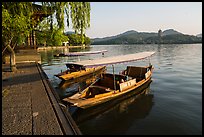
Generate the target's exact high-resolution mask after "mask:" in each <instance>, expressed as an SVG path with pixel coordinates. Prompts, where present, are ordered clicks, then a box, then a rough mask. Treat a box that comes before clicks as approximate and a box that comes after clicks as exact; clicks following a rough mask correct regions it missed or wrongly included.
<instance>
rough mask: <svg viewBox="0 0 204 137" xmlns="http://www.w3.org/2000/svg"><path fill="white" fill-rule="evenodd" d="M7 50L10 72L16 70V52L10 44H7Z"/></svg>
mask: <svg viewBox="0 0 204 137" xmlns="http://www.w3.org/2000/svg"><path fill="white" fill-rule="evenodd" d="M7 48H8V51H9V52H10V69H11V71H12V72H14V71H16V70H17V68H16V54H15V52H14V49H13V48H12V47H11V45H8V47H7Z"/></svg>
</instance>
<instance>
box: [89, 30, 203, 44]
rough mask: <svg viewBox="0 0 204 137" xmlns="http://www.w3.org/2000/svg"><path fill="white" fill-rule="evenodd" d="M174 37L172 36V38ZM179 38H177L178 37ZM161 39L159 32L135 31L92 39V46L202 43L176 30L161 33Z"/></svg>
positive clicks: (196, 38)
mask: <svg viewBox="0 0 204 137" xmlns="http://www.w3.org/2000/svg"><path fill="white" fill-rule="evenodd" d="M171 35H172V36H171ZM176 36H177V37H176ZM161 39H163V40H164V41H159V37H158V32H138V31H135V30H129V31H126V32H123V33H120V34H118V35H114V36H109V37H103V38H92V39H91V44H96V45H97V44H145V43H161V42H162V43H168V42H170V44H171V43H188V42H189V43H194V42H195V43H197V42H200V41H202V37H201V40H200V38H198V37H196V36H193V35H187V34H183V33H181V32H178V31H176V30H174V29H167V30H164V31H163V32H162V31H161Z"/></svg>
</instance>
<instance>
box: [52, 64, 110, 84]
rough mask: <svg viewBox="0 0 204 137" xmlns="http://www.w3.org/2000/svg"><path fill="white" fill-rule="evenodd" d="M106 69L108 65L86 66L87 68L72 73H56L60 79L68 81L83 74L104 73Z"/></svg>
mask: <svg viewBox="0 0 204 137" xmlns="http://www.w3.org/2000/svg"><path fill="white" fill-rule="evenodd" d="M105 71H106V67H105V66H99V67H93V68H86V69H85V70H80V71H77V72H71V73H68V74H66V73H63V72H62V75H55V76H57V77H58V78H59V79H61V80H63V81H68V80H74V79H76V78H79V77H82V76H87V75H90V74H93V75H95V74H97V73H104V72H105Z"/></svg>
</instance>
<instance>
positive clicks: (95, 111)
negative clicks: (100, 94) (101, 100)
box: [70, 83, 153, 127]
mask: <svg viewBox="0 0 204 137" xmlns="http://www.w3.org/2000/svg"><path fill="white" fill-rule="evenodd" d="M141 90H142V93H141V94H139V95H132V96H130V97H129V98H126V99H123V100H120V101H116V100H112V101H111V102H108V103H105V104H102V105H100V106H97V107H93V108H88V109H84V110H83V109H79V108H75V109H76V110H75V111H74V108H70V112H73V111H74V112H73V113H72V116H73V118H74V120H75V121H76V122H77V123H78V124H79V126H80V125H83V122H84V123H89V122H87V121H92V120H93V121H94V120H96V121H97V119H98V118H99V119H100V118H101V119H104V120H106V121H107V119H108V121H107V123H105V125H101V126H103V127H105V126H106V124H113V125H115V124H117V123H120V120H121V119H123V120H125V119H126V120H128V121H129V122H130V121H131V120H136V119H143V118H145V117H146V116H147V115H148V114H149V112H150V110H151V108H152V106H153V101H152V100H153V94H151V93H150V83H149V84H148V86H146V87H144V88H143V89H141ZM114 113H116V114H117V116H116V117H115V116H114V117H115V118H116V119H114V117H112V118H110V119H109V118H107V117H111V115H113V114H114ZM125 115H126V116H125ZM123 116H124V117H123ZM127 116H128V117H127ZM111 119H112V120H113V121H112V122H111ZM115 120H116V121H115ZM117 120H118V121H117ZM100 124H104V123H100ZM127 124H131V122H130V123H128V122H127ZM85 125H86V124H85ZM123 126H124V125H123ZM127 127H128V126H127Z"/></svg>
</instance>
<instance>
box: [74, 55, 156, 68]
mask: <svg viewBox="0 0 204 137" xmlns="http://www.w3.org/2000/svg"><path fill="white" fill-rule="evenodd" d="M154 53H155V52H139V53H135V54H127V55H120V56H113V57H106V58H100V59H94V60H83V61H78V62H74V64H78V65H83V66H85V67H96V66H103V65H113V64H118V63H125V62H131V61H136V60H141V59H145V58H147V57H150V56H152V55H153V54H154Z"/></svg>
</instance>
